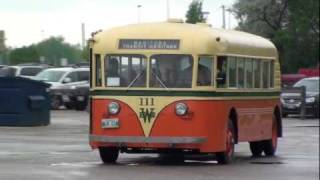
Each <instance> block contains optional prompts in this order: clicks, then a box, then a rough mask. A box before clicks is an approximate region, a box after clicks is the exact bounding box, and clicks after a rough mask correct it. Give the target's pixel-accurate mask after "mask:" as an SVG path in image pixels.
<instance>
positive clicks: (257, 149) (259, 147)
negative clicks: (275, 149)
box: [249, 141, 263, 157]
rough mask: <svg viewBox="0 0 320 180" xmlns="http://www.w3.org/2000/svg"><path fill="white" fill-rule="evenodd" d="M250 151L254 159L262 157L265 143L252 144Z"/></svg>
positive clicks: (256, 142)
mask: <svg viewBox="0 0 320 180" xmlns="http://www.w3.org/2000/svg"><path fill="white" fill-rule="evenodd" d="M249 144H250V150H251V153H252V156H253V157H260V156H261V154H262V151H263V142H261V141H255V142H250V143H249Z"/></svg>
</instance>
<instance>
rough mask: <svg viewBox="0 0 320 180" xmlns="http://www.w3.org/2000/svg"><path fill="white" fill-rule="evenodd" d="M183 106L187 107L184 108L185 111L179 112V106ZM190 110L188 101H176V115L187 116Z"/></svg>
mask: <svg viewBox="0 0 320 180" xmlns="http://www.w3.org/2000/svg"><path fill="white" fill-rule="evenodd" d="M181 107H184V108H185V109H184V112H183V113H178V111H179V108H181ZM188 111H189V107H188V105H187V104H186V103H183V102H178V103H176V105H175V113H176V115H178V116H185V115H187V114H188Z"/></svg>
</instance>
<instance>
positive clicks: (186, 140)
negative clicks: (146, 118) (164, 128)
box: [89, 135, 207, 144]
mask: <svg viewBox="0 0 320 180" xmlns="http://www.w3.org/2000/svg"><path fill="white" fill-rule="evenodd" d="M89 140H90V141H94V142H106V143H168V144H200V143H203V142H206V141H207V138H205V137H167V136H161V137H144V136H98V135H89Z"/></svg>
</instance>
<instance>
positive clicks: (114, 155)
mask: <svg viewBox="0 0 320 180" xmlns="http://www.w3.org/2000/svg"><path fill="white" fill-rule="evenodd" d="M99 153H100V158H101V160H102V161H103V163H105V164H110V163H115V162H116V161H117V159H118V156H119V149H118V148H116V147H100V148H99Z"/></svg>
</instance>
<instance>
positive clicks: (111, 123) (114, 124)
mask: <svg viewBox="0 0 320 180" xmlns="http://www.w3.org/2000/svg"><path fill="white" fill-rule="evenodd" d="M101 127H102V128H104V129H109V128H119V120H118V119H102V121H101Z"/></svg>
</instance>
